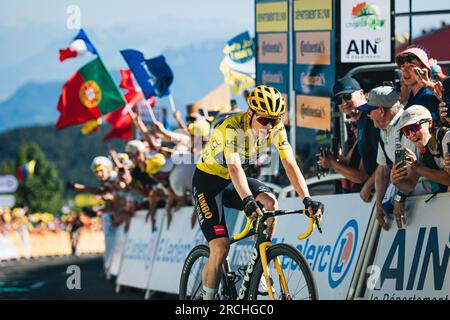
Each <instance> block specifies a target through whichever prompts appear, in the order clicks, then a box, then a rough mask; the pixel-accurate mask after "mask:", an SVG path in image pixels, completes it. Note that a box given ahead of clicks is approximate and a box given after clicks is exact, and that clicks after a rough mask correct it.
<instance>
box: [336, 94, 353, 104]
mask: <svg viewBox="0 0 450 320" xmlns="http://www.w3.org/2000/svg"><path fill="white" fill-rule="evenodd" d="M342 100H345V101H350V100H352V93H346V94H341V95H339V96H337V97H336V103H337V104H338V105H340V104H342Z"/></svg>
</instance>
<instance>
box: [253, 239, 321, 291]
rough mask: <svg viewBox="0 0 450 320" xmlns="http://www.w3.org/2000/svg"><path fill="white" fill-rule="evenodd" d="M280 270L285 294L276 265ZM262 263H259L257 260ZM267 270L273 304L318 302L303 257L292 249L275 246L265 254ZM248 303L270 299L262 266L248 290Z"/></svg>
mask: <svg viewBox="0 0 450 320" xmlns="http://www.w3.org/2000/svg"><path fill="white" fill-rule="evenodd" d="M276 259H278V262H279V264H280V266H281V269H282V272H283V275H284V278H285V280H286V284H287V288H288V292H286V290H285V286H283V285H282V277H280V275H279V274H278V271H277V269H276V265H275V261H276ZM260 261H261V260H260ZM267 267H268V271H269V280H270V283H271V286H272V293H273V297H274V299H275V300H317V299H318V294H317V288H316V284H315V281H314V278H313V275H312V271H311V268H310V267H309V264H308V262H307V261H306V259H305V257H304V256H303V255H302V254H301V253H300V252H299V251H298V250H297V249H295V248H294V247H293V246H290V245H287V244H283V243H280V244H276V245H274V246H272V247H270V248H269V249H268V250H267ZM249 299H250V300H267V299H270V296H269V292H268V288H267V282H266V278H265V277H264V273H263V268H262V263H258V264H257V265H256V268H255V271H254V272H253V275H252V278H251V281H250V286H249Z"/></svg>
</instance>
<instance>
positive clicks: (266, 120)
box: [256, 115, 281, 127]
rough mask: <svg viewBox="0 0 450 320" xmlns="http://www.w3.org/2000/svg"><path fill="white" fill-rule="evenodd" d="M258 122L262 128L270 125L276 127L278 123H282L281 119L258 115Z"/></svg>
mask: <svg viewBox="0 0 450 320" xmlns="http://www.w3.org/2000/svg"><path fill="white" fill-rule="evenodd" d="M256 121H258V123H259V124H260V125H262V126H264V127H265V126H267V125H268V124H271V125H272V127H275V126H276V125H277V124H278V123H280V121H281V119H280V118H266V117H261V116H258V115H256Z"/></svg>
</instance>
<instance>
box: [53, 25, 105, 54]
mask: <svg viewBox="0 0 450 320" xmlns="http://www.w3.org/2000/svg"><path fill="white" fill-rule="evenodd" d="M86 52H90V53H92V54H97V50H96V49H95V47H94V45H93V44H92V42H91V41H90V40H89V38H88V37H87V35H86V33H85V32H84V30H83V29H80V32H78V34H77V35H76V37H75V38H73V40H72V42H71V43H70V45H69V47H68V48H66V49H61V50H59V61H61V62H63V61H64V60H66V59H68V58H75V57H81V56H83V55H85V54H86Z"/></svg>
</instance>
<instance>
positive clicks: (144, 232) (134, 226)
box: [117, 210, 165, 289]
mask: <svg viewBox="0 0 450 320" xmlns="http://www.w3.org/2000/svg"><path fill="white" fill-rule="evenodd" d="M147 213H148V211H147V210H142V211H136V212H135V214H134V216H133V218H132V219H131V224H130V228H129V230H128V234H127V239H126V243H125V249H124V253H123V259H122V265H121V268H120V273H119V276H118V278H117V284H119V285H126V286H130V287H135V288H141V289H146V288H147V284H148V281H149V278H150V273H151V270H152V265H153V260H154V259H153V258H154V254H155V249H156V244H157V242H158V239H159V236H160V233H161V226H162V221H163V219H164V218H165V210H157V212H156V228H155V230H154V231H153V232H152V226H151V223H150V221H145V218H146V216H147Z"/></svg>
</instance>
